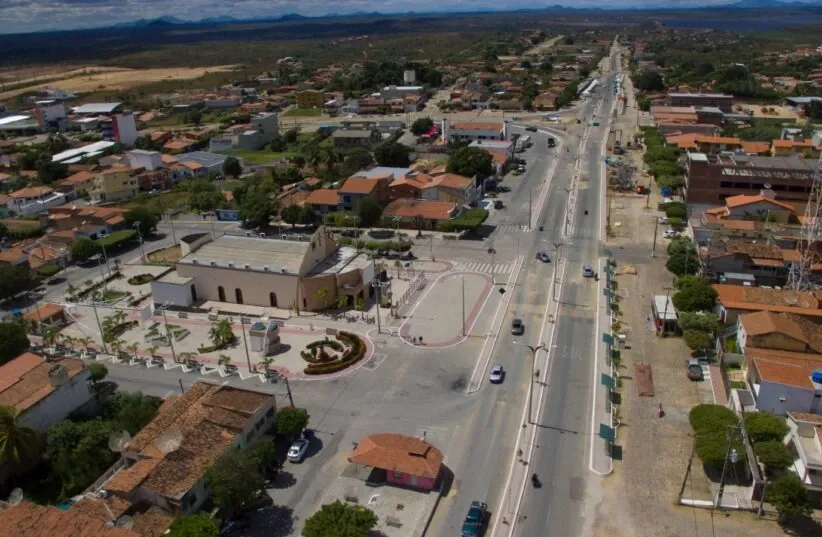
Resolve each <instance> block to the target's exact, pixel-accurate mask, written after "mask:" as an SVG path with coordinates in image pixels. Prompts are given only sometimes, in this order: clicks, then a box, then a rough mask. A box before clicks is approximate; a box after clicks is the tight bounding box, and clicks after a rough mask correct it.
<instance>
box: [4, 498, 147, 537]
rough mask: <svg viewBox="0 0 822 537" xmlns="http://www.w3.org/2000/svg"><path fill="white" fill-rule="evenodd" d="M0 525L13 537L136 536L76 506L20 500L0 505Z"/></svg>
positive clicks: (5, 533) (136, 536)
mask: <svg viewBox="0 0 822 537" xmlns="http://www.w3.org/2000/svg"><path fill="white" fill-rule="evenodd" d="M0 528H2V532H3V534H4V535H9V536H15V537H18V536H19V537H140V534H139V533H137V532H134V531H131V530H126V529H123V528H118V527H114V526H109V525H108V524H107V523H106V522H103V521H102V520H99V519H96V518H92V517H89V516H87V515H86V514H84V513H83V512H82V510H78V509H68V510H63V509H58V508H56V507H52V506H45V505H38V504H35V503H31V502H29V501H27V500H23V502H22V503H20V505H18V506H16V507H11V506H5V507H2V508H0Z"/></svg>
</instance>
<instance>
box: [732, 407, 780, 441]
mask: <svg viewBox="0 0 822 537" xmlns="http://www.w3.org/2000/svg"><path fill="white" fill-rule="evenodd" d="M742 419H743V421H744V422H745V431H747V433H748V436H749V437H750V439H751V441H752V442H754V443H757V442H768V441H771V440H773V441H777V442H781V441H782V439H783V438H785V435H787V434H788V431H789V429H788V425H787V424H786V423H785V419H784V418H780V417H779V416H774V415H773V414H766V413H764V412H746V413H745V414H743V415H742Z"/></svg>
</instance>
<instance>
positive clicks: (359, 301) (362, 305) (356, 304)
mask: <svg viewBox="0 0 822 537" xmlns="http://www.w3.org/2000/svg"><path fill="white" fill-rule="evenodd" d="M354 307H355V308H357V309H358V310H360V318H362V317H363V316H364V315H365V299H364V298H358V299H357V300H356V301H355V302H354Z"/></svg>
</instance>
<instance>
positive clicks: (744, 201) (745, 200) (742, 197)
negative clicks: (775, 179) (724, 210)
mask: <svg viewBox="0 0 822 537" xmlns="http://www.w3.org/2000/svg"><path fill="white" fill-rule="evenodd" d="M754 203H770V204H771V205H776V206H778V207H781V208H783V209H787V210H789V211H792V212H796V207H794V206H793V205H791V204H789V203H785V202H783V201H778V200H775V199H773V198H769V197H768V196H763V195H762V194H756V195H754V196H750V195H746V194H739V195H737V196H730V197H728V198H726V199H725V205H726V206H727V207H729V208H731V209H733V208H734V207H744V206H745V205H752V204H754Z"/></svg>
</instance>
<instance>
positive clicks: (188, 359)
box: [180, 352, 197, 362]
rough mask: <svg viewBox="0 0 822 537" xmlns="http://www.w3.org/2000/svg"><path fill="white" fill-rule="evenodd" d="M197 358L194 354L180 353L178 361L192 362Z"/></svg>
mask: <svg viewBox="0 0 822 537" xmlns="http://www.w3.org/2000/svg"><path fill="white" fill-rule="evenodd" d="M195 358H197V353H196V352H181V353H180V361H181V362H192V361H194V359H195Z"/></svg>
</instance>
